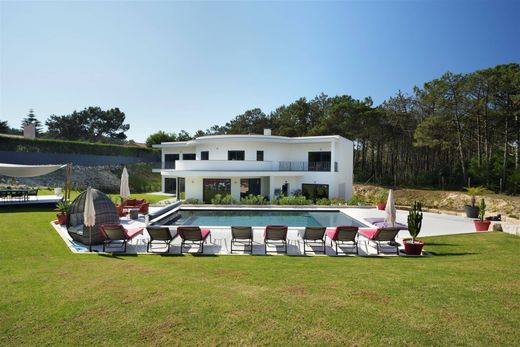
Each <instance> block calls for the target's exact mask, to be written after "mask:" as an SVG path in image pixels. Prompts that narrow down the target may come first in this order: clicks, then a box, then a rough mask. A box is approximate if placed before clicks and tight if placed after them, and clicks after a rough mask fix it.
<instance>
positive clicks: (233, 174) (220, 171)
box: [161, 135, 353, 200]
mask: <svg viewBox="0 0 520 347" xmlns="http://www.w3.org/2000/svg"><path fill="white" fill-rule="evenodd" d="M230 137H232V135H230ZM284 139H287V138H284ZM317 139H319V137H314V138H312V141H317ZM195 141H197V140H195ZM303 141H305V140H303ZM332 141H334V145H332V146H331V143H332ZM287 142H288V141H287V140H284V141H280V142H276V141H275V140H272V141H271V142H266V141H265V140H258V141H257V140H254V138H252V139H251V140H249V139H247V140H244V141H242V140H240V139H238V140H234V139H229V140H228V139H225V138H223V137H220V138H219V139H218V141H210V140H208V138H206V139H205V140H201V141H200V143H195V144H193V142H190V144H189V145H188V144H184V145H183V144H181V143H179V144H174V145H165V146H161V149H162V160H163V161H164V156H165V154H181V156H180V158H181V160H180V161H178V162H177V164H176V170H163V171H162V175H163V191H164V178H165V177H185V182H186V189H185V191H186V198H197V199H199V200H202V198H203V187H202V180H203V178H230V179H231V181H232V183H231V195H232V196H233V198H235V199H237V200H238V199H239V198H240V179H241V178H261V192H262V195H268V196H270V197H271V198H272V197H273V196H274V191H275V189H281V187H282V185H283V184H284V183H285V181H287V182H288V183H289V192H290V193H292V192H294V191H295V190H297V189H301V188H302V184H305V183H308V184H328V185H329V197H330V198H334V197H339V198H347V199H348V198H351V197H352V175H353V167H352V165H353V144H352V141H350V140H347V139H344V138H342V137H340V136H335V137H324V139H323V142H311V143H305V142H304V143H301V142H302V140H298V143H287ZM168 146H171V147H168ZM231 150H237V151H245V160H244V161H238V160H237V161H228V151H231ZM202 151H208V152H209V160H200V158H201V152H202ZM257 151H263V152H264V161H256V155H257ZM321 151H330V152H331V166H332V172H323V171H298V174H296V173H295V172H290V173H289V172H287V176H284V173H283V172H280V171H278V170H279V167H278V165H279V162H289V161H290V162H308V160H309V158H308V153H309V152H321ZM184 153H195V155H196V160H182V154H184ZM334 162H337V163H338V172H334V171H333V170H334ZM206 171H208V172H206ZM211 171H215V173H214V175H213V174H212V173H211ZM255 171H258V172H255ZM270 171H271V172H270ZM269 176H270V177H269Z"/></svg>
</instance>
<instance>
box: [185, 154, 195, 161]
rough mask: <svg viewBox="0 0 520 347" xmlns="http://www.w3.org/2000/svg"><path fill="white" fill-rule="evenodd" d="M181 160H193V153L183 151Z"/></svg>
mask: <svg viewBox="0 0 520 347" xmlns="http://www.w3.org/2000/svg"><path fill="white" fill-rule="evenodd" d="M182 160H195V153H184V154H183V155H182Z"/></svg>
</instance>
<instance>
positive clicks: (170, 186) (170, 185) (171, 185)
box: [164, 178, 177, 194]
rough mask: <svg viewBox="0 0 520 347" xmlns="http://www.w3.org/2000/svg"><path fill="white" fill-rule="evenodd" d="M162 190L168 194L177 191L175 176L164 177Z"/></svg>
mask: <svg viewBox="0 0 520 347" xmlns="http://www.w3.org/2000/svg"><path fill="white" fill-rule="evenodd" d="M164 192H165V193H169V194H176V193H177V180H176V179H175V178H165V179H164Z"/></svg>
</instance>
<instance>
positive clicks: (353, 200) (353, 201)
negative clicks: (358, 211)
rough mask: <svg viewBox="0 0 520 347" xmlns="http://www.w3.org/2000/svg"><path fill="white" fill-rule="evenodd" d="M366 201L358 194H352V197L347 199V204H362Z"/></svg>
mask: <svg viewBox="0 0 520 347" xmlns="http://www.w3.org/2000/svg"><path fill="white" fill-rule="evenodd" d="M365 203H366V201H365V199H363V197H362V196H359V195H354V196H353V197H352V198H350V199H349V200H348V201H347V205H356V206H357V205H363V204H365Z"/></svg>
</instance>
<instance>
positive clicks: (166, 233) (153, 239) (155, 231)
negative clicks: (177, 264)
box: [146, 226, 177, 253]
mask: <svg viewBox="0 0 520 347" xmlns="http://www.w3.org/2000/svg"><path fill="white" fill-rule="evenodd" d="M146 231H148V234H149V235H150V241H148V245H147V247H146V252H148V253H169V252H170V246H171V242H172V241H173V240H174V239H175V238H176V237H177V234H175V235H174V236H172V234H171V232H170V228H168V227H162V226H148V227H146ZM154 243H155V244H157V243H162V244H164V245H166V251H164V252H154V251H153V248H152V246H153V244H154Z"/></svg>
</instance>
